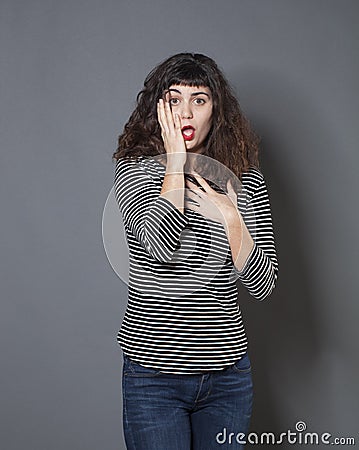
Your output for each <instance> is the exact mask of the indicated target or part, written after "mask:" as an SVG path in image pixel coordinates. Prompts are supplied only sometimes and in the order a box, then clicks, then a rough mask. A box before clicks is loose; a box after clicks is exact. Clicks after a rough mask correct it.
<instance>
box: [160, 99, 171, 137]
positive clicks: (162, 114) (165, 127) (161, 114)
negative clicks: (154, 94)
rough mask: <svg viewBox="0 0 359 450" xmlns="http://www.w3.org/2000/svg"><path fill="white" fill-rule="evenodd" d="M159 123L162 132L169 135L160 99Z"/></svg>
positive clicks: (162, 103)
mask: <svg viewBox="0 0 359 450" xmlns="http://www.w3.org/2000/svg"><path fill="white" fill-rule="evenodd" d="M158 108H159V121H160V125H161V127H162V130H163V131H164V132H165V133H166V134H168V133H169V128H168V124H167V118H166V113H165V107H164V101H163V99H162V98H160V100H159V106H158Z"/></svg>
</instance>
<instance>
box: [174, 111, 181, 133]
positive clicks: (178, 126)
mask: <svg viewBox="0 0 359 450" xmlns="http://www.w3.org/2000/svg"><path fill="white" fill-rule="evenodd" d="M175 130H179V131H181V120H180V116H179V114H177V113H176V114H175Z"/></svg>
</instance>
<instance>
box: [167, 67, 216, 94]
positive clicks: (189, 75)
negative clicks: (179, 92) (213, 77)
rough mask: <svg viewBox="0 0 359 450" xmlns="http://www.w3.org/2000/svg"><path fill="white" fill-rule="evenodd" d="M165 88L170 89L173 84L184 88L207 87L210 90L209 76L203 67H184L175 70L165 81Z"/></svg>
mask: <svg viewBox="0 0 359 450" xmlns="http://www.w3.org/2000/svg"><path fill="white" fill-rule="evenodd" d="M165 84H166V86H165V88H167V89H168V88H169V87H170V86H171V85H173V84H178V85H182V86H192V87H193V86H195V87H199V86H206V87H208V88H210V87H211V86H210V81H209V78H208V74H207V73H206V72H205V71H204V70H203V69H201V67H199V66H197V65H194V64H193V63H191V64H188V65H187V64H186V65H182V66H181V67H178V69H176V68H174V70H173V71H172V73H169V74H168V76H167V77H166V80H165Z"/></svg>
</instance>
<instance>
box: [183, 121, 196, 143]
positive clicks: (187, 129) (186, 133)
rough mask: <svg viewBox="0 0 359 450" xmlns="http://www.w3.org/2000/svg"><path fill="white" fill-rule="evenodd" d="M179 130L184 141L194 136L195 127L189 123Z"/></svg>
mask: <svg viewBox="0 0 359 450" xmlns="http://www.w3.org/2000/svg"><path fill="white" fill-rule="evenodd" d="M181 131H182V136H183V139H184V140H185V141H191V140H192V139H193V138H194V134H195V129H194V128H193V127H192V126H191V125H185V126H184V127H182V129H181Z"/></svg>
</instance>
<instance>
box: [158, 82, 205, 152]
mask: <svg viewBox="0 0 359 450" xmlns="http://www.w3.org/2000/svg"><path fill="white" fill-rule="evenodd" d="M165 94H166V96H165V98H166V100H167V101H169V103H170V106H171V109H172V114H173V115H174V114H175V113H177V114H178V115H179V117H180V121H181V130H182V136H183V139H184V141H185V144H186V148H187V151H191V152H196V153H202V151H203V150H204V141H205V139H206V137H207V135H208V133H209V131H210V129H211V126H212V108H213V103H212V95H211V91H210V89H209V88H208V87H205V86H200V87H195V86H193V87H192V86H182V85H171V86H170V87H169V89H168V90H167V91H166V92H165Z"/></svg>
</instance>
